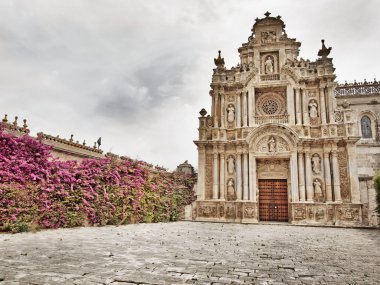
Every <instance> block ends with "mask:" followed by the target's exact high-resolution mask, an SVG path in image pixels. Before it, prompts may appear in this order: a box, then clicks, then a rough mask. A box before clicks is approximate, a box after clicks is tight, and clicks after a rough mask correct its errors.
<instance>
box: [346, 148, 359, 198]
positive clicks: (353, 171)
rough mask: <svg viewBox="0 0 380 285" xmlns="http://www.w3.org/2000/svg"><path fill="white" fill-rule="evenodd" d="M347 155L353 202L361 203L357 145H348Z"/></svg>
mask: <svg viewBox="0 0 380 285" xmlns="http://www.w3.org/2000/svg"><path fill="white" fill-rule="evenodd" d="M347 154H348V171H349V178H350V188H351V189H350V192H351V202H352V203H360V190H359V189H360V185H359V179H358V168H357V163H356V161H357V158H356V151H355V145H354V144H352V143H348V144H347Z"/></svg>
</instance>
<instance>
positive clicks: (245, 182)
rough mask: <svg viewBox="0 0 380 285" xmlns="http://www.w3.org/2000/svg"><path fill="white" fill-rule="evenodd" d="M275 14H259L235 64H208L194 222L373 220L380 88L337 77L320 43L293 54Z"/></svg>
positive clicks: (294, 46) (295, 47)
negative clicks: (302, 54) (310, 53)
mask: <svg viewBox="0 0 380 285" xmlns="http://www.w3.org/2000/svg"><path fill="white" fill-rule="evenodd" d="M300 46H301V43H300V42H298V41H297V40H296V39H294V38H290V37H288V35H287V34H286V31H285V24H284V22H283V21H282V19H281V17H280V16H277V17H272V16H270V13H269V12H267V13H265V17H264V18H261V19H256V21H255V23H254V25H253V28H252V35H251V36H250V37H249V38H248V42H247V43H244V44H243V45H242V46H241V47H240V48H239V49H238V51H239V54H240V63H239V64H238V65H237V66H235V67H232V68H231V69H226V68H225V66H224V59H223V58H222V57H221V52H220V51H219V56H218V57H217V58H216V59H215V60H214V61H215V65H216V68H215V69H214V72H213V76H212V82H211V90H210V96H211V98H212V106H211V114H210V115H207V111H206V110H205V109H202V110H201V112H200V115H201V116H200V117H199V128H198V130H199V137H198V140H196V141H194V142H195V144H196V145H197V147H198V184H197V200H196V202H194V204H193V212H192V218H193V219H194V220H198V221H220V222H237V223H257V222H260V221H279V222H290V223H294V224H319V225H347V226H358V225H378V217H377V215H376V214H375V212H374V209H375V208H376V204H374V203H375V198H374V195H375V190H374V187H373V182H372V180H371V179H372V178H373V175H374V173H375V171H376V170H379V168H380V156H379V153H380V144H379V141H380V138H379V126H378V120H379V116H380V107H379V105H378V103H379V102H380V100H379V99H380V85H379V83H378V82H376V80H375V81H374V82H366V81H365V82H364V83H360V84H359V83H356V82H355V83H354V84H347V83H346V84H342V85H338V84H337V83H336V82H335V79H336V76H335V74H334V71H335V68H334V66H333V63H332V58H329V57H328V55H329V53H330V51H331V48H326V46H325V44H324V41H323V40H322V48H321V49H320V50H319V52H318V59H317V60H315V61H310V60H304V59H302V58H300V59H299V58H298V54H299V48H300Z"/></svg>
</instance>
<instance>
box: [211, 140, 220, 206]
mask: <svg viewBox="0 0 380 285" xmlns="http://www.w3.org/2000/svg"><path fill="white" fill-rule="evenodd" d="M213 155H214V164H213V187H212V199H218V198H219V197H218V192H219V179H218V178H219V154H218V147H217V146H216V145H214V150H213Z"/></svg>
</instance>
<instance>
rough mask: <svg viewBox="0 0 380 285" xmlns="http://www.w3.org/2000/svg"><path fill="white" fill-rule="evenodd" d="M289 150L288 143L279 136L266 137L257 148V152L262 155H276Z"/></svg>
mask: <svg viewBox="0 0 380 285" xmlns="http://www.w3.org/2000/svg"><path fill="white" fill-rule="evenodd" d="M289 150H290V148H289V146H288V143H287V142H286V141H285V140H284V139H283V138H282V137H278V136H265V137H264V138H262V139H261V140H260V141H259V142H258V143H257V146H256V151H257V152H260V153H269V154H275V153H277V152H285V151H289Z"/></svg>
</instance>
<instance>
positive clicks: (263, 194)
mask: <svg viewBox="0 0 380 285" xmlns="http://www.w3.org/2000/svg"><path fill="white" fill-rule="evenodd" d="M259 219H260V221H276V222H287V221H288V183H287V180H286V179H259Z"/></svg>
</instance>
